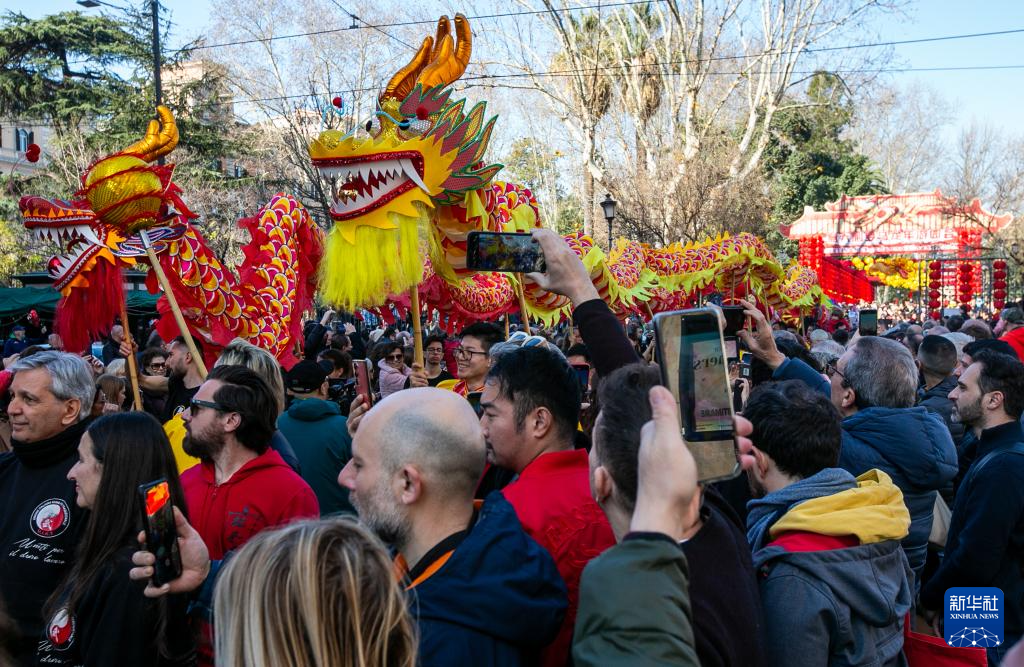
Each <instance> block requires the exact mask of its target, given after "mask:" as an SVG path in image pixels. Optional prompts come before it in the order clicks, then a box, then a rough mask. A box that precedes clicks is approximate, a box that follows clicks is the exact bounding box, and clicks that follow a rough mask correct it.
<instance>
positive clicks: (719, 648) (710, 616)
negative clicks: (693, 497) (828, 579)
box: [682, 487, 767, 667]
mask: <svg viewBox="0 0 1024 667" xmlns="http://www.w3.org/2000/svg"><path fill="white" fill-rule="evenodd" d="M701 520H702V521H703V522H704V525H702V526H701V528H700V530H699V531H697V534H696V535H694V536H693V537H692V538H690V540H689V541H687V542H684V543H683V545H682V546H683V553H684V554H686V560H687V562H688V563H689V565H690V605H691V606H692V608H693V636H694V639H695V640H696V647H697V657H698V658H700V664H701V667H716V665H721V667H730V665H745V666H746V667H758V666H759V665H766V664H767V661H766V658H765V653H764V637H763V634H762V632H763V624H762V621H761V618H762V616H761V594H760V592H758V590H757V578H756V576H755V575H754V565H753V562H752V561H751V557H750V545H749V544H747V536H746V534H745V533H744V531H743V530H741V528H740V523H739V519H738V518H737V517H736V515H735V514H734V513H733V511H732V508H731V507H729V504H728V503H727V502H726V501H725V499H723V498H722V497H721V496H720V495H719V494H718V492H717V491H716V490H714V489H713V488H711V487H706V488H705V490H704V504H703V506H702V507H701ZM738 637H742V638H743V641H737V638H738Z"/></svg>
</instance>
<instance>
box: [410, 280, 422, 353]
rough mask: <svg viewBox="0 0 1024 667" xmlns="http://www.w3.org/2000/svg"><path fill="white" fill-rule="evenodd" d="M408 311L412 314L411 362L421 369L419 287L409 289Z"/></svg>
mask: <svg viewBox="0 0 1024 667" xmlns="http://www.w3.org/2000/svg"><path fill="white" fill-rule="evenodd" d="M409 309H410V311H411V314H412V360H413V363H414V364H419V365H420V367H421V368H423V325H422V324H421V323H420V292H419V286H418V285H413V286H412V288H410V289H409Z"/></svg>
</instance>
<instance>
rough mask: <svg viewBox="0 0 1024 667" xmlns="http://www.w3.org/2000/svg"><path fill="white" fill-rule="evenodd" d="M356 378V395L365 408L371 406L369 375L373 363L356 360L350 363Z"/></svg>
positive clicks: (371, 393) (365, 360) (366, 360)
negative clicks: (359, 397) (361, 400)
mask: <svg viewBox="0 0 1024 667" xmlns="http://www.w3.org/2000/svg"><path fill="white" fill-rule="evenodd" d="M352 366H353V371H354V372H355V376H356V395H357V396H362V397H363V402H364V403H365V404H366V407H368V408H369V407H371V406H372V405H373V391H372V390H371V389H370V374H371V370H372V368H373V362H372V361H370V360H369V359H356V360H355V361H353V362H352Z"/></svg>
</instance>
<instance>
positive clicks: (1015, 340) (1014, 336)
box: [1000, 327, 1024, 361]
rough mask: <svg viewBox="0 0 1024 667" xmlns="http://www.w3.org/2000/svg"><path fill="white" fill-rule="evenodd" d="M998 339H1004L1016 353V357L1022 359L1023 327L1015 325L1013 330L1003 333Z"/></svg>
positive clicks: (1023, 355)
mask: <svg viewBox="0 0 1024 667" xmlns="http://www.w3.org/2000/svg"><path fill="white" fill-rule="evenodd" d="M1000 340H1005V341H1006V342H1007V343H1009V344H1010V347H1012V348H1013V351H1014V352H1016V353H1017V357H1019V358H1020V360H1021V361H1024V327H1017V328H1016V329H1014V330H1013V331H1010V332H1007V333H1004V334H1003V337H1002V338H1001V339H1000Z"/></svg>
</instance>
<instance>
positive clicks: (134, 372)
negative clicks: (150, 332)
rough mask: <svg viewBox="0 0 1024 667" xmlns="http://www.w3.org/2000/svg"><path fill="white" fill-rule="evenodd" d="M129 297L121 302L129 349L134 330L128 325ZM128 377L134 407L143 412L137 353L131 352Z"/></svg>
mask: <svg viewBox="0 0 1024 667" xmlns="http://www.w3.org/2000/svg"><path fill="white" fill-rule="evenodd" d="M127 299H128V297H127V295H126V296H125V300H124V301H122V302H121V328H122V329H124V340H125V342H126V343H128V349H129V350H131V348H132V328H131V326H130V325H129V324H128V300H127ZM126 361H127V362H128V377H129V378H131V381H132V405H134V406H135V409H136V410H142V394H141V393H139V369H138V367H137V366H136V365H135V351H134V350H131V354H129V355H128V359H127V360H126Z"/></svg>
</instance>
